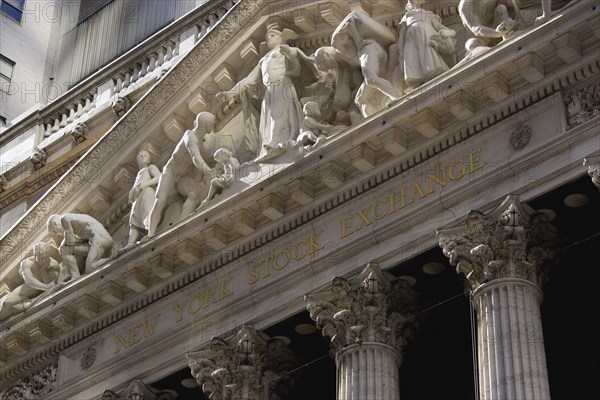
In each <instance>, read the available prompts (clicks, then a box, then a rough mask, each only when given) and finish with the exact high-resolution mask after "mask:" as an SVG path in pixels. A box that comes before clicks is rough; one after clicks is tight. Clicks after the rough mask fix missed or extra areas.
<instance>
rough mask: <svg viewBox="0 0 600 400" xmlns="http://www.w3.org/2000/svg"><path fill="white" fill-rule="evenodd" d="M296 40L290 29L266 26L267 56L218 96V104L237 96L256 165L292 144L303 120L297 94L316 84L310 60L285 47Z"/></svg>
mask: <svg viewBox="0 0 600 400" xmlns="http://www.w3.org/2000/svg"><path fill="white" fill-rule="evenodd" d="M297 36H298V35H297V34H296V33H295V32H293V31H291V30H289V29H283V30H280V29H279V27H278V25H277V24H269V26H268V29H267V34H266V45H267V47H268V48H269V52H268V53H267V54H266V55H265V56H264V57H262V58H261V59H260V61H259V62H258V64H257V65H256V67H255V68H254V69H253V70H252V72H250V74H249V75H248V76H247V77H246V78H244V79H243V80H241V81H240V82H239V83H237V84H236V85H235V86H234V87H233V88H232V89H231V90H228V91H225V92H220V93H218V94H217V99H218V100H219V101H228V100H230V99H231V98H234V97H235V96H240V99H241V102H242V106H243V109H244V120H245V129H246V133H245V135H246V140H247V142H248V147H249V148H254V149H256V154H257V158H256V161H265V160H267V159H269V158H272V157H275V156H277V155H278V154H281V153H282V152H283V151H285V148H287V147H289V145H291V144H292V141H293V139H294V138H295V137H296V135H297V134H298V132H299V130H300V122H301V120H302V105H301V103H300V98H301V96H302V95H301V94H299V92H301V91H302V90H303V89H304V87H305V86H308V85H310V84H312V83H314V82H316V81H317V80H318V73H317V69H316V66H315V65H314V62H313V61H312V59H310V58H309V57H307V56H306V55H305V54H304V53H303V52H302V51H301V50H300V49H298V48H295V47H290V46H288V45H287V44H286V43H287V41H288V40H290V39H294V38H296V37H297ZM263 89H264V90H263ZM262 92H264V94H262ZM257 99H261V106H260V119H259V123H258V127H257V126H256V120H258V118H257V115H258V112H257V109H256V107H255V106H254V105H253V100H257Z"/></svg>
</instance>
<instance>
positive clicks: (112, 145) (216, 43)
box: [0, 0, 268, 259]
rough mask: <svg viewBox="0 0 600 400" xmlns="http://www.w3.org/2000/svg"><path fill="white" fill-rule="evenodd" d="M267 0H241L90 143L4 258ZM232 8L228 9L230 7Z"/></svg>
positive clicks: (17, 232)
mask: <svg viewBox="0 0 600 400" xmlns="http://www.w3.org/2000/svg"><path fill="white" fill-rule="evenodd" d="M267 4H268V1H267V0H257V1H241V2H239V3H238V4H236V6H234V7H233V8H232V9H231V10H230V13H229V15H228V16H226V17H225V18H224V19H223V20H222V21H221V22H220V23H219V24H217V26H215V28H214V29H213V30H212V31H211V33H210V34H209V35H208V36H206V38H205V39H204V40H203V41H202V42H200V44H199V45H198V46H196V47H195V48H194V49H192V50H191V51H190V53H189V54H188V55H186V56H185V57H184V58H183V59H182V60H181V62H180V63H179V64H177V65H176V66H175V67H174V68H173V69H172V70H171V71H170V73H169V74H167V75H166V76H165V78H164V79H163V80H162V81H160V82H159V83H158V84H157V87H155V88H154V90H152V91H151V92H150V93H148V95H147V96H144V97H143V98H142V99H141V100H140V101H138V103H136V104H135V105H134V106H133V107H132V108H131V110H130V111H129V112H128V114H127V115H126V117H125V118H124V119H123V120H121V122H120V123H119V124H118V125H116V126H114V127H113V129H111V130H110V131H109V132H107V133H106V134H105V136H104V137H102V138H101V139H100V140H99V141H98V142H97V143H96V144H95V145H94V146H93V147H92V150H91V152H90V153H88V155H87V156H86V157H84V158H82V159H81V160H80V161H79V162H78V163H77V164H76V167H75V168H74V169H73V170H71V172H70V173H69V174H68V175H65V176H63V178H62V179H60V180H59V181H58V184H57V185H56V186H55V187H54V188H53V189H51V190H50V191H49V192H47V193H46V195H45V196H44V197H43V198H42V199H41V201H40V202H39V203H38V204H36V205H35V206H34V207H32V208H31V209H30V210H29V212H28V213H27V214H26V215H25V216H24V217H23V219H22V220H21V221H20V222H19V224H18V225H17V226H16V227H15V228H14V229H12V230H11V231H10V232H9V233H8V234H7V235H6V236H5V237H4V238H3V239H2V240H1V241H0V246H2V251H3V253H4V257H5V259H8V258H10V257H12V256H14V255H15V254H16V253H17V252H18V251H19V249H20V248H21V246H22V245H23V243H25V242H27V240H28V239H29V238H30V236H31V235H32V234H33V232H34V231H35V230H36V229H40V228H42V227H43V226H44V224H45V223H46V218H47V216H48V215H50V214H53V213H56V212H58V211H59V210H60V207H61V206H62V205H63V204H65V203H66V202H67V200H68V199H69V197H70V196H71V194H72V193H75V192H76V191H78V190H79V189H81V188H82V187H83V186H84V185H85V184H86V183H87V182H88V178H89V177H91V176H94V175H95V174H96V171H98V170H99V169H100V168H101V167H102V166H103V165H104V164H105V163H106V162H107V161H108V159H109V158H110V157H112V155H113V154H114V153H115V152H116V151H117V150H118V149H119V148H121V147H122V146H123V145H125V143H126V142H127V141H128V140H129V138H130V137H131V136H132V135H133V134H135V132H136V131H137V130H138V129H139V128H141V126H142V125H143V123H144V122H145V121H147V120H148V119H150V118H151V117H153V116H154V115H155V114H156V112H157V110H158V109H159V108H161V107H162V106H163V105H164V104H166V103H168V102H169V101H170V100H171V97H172V96H173V94H174V93H176V92H177V91H179V90H180V89H181V88H182V87H183V86H185V84H186V83H187V80H188V78H189V77H190V76H191V75H192V74H193V73H195V72H196V66H197V65H207V63H208V62H209V61H210V59H211V58H212V56H213V55H215V54H217V53H218V49H220V48H223V47H224V46H225V43H226V42H228V41H229V40H231V39H232V38H233V36H234V34H235V33H236V32H238V31H239V30H240V29H241V28H242V27H243V26H245V25H246V24H248V23H249V22H251V21H252V20H253V19H255V18H257V17H258V13H259V12H260V11H261V10H262V9H263V8H264V7H265V6H266V5H267ZM234 10H235V12H231V11H234Z"/></svg>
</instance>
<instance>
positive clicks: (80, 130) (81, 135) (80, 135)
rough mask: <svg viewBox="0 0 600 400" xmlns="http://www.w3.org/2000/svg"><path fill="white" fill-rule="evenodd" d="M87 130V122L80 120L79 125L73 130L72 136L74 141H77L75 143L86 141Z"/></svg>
mask: <svg viewBox="0 0 600 400" xmlns="http://www.w3.org/2000/svg"><path fill="white" fill-rule="evenodd" d="M87 131H88V127H87V125H86V124H85V123H83V122H80V123H78V124H77V125H75V128H74V129H73V130H72V131H71V136H72V137H73V141H74V142H75V144H79V143H82V142H83V141H85V139H86V137H85V134H86V133H87Z"/></svg>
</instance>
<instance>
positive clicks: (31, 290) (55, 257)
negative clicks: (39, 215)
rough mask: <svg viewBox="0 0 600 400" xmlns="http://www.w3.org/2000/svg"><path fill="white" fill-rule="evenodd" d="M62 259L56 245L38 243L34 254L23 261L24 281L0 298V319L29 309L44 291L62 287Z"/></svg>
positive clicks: (20, 270) (20, 269) (34, 248)
mask: <svg viewBox="0 0 600 400" xmlns="http://www.w3.org/2000/svg"><path fill="white" fill-rule="evenodd" d="M60 261H61V258H60V255H59V253H58V250H57V249H56V248H55V247H53V246H51V245H49V244H47V243H44V242H39V243H36V244H35V245H34V246H33V256H31V257H27V258H25V259H24V260H23V261H21V266H20V268H19V274H21V277H22V278H23V281H24V283H23V284H22V285H21V286H18V287H16V288H15V289H14V290H13V291H12V292H10V293H9V294H7V295H6V296H4V297H3V298H2V299H0V320H3V319H6V318H8V317H9V316H11V315H13V314H16V313H18V312H23V311H25V310H27V309H28V308H29V307H31V306H32V305H33V302H34V299H35V298H36V297H38V296H40V295H41V294H43V293H44V292H46V293H52V292H54V291H55V290H56V289H58V288H60V287H61V285H59V284H58V279H59V276H60V265H59V263H60Z"/></svg>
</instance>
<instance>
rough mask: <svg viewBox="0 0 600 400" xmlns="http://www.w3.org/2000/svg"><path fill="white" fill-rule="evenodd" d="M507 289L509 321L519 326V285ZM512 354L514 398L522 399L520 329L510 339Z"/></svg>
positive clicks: (523, 382) (522, 379)
mask: <svg viewBox="0 0 600 400" xmlns="http://www.w3.org/2000/svg"><path fill="white" fill-rule="evenodd" d="M508 289H509V291H510V293H509V296H508V307H509V309H510V320H511V321H518V322H519V324H518V326H520V322H521V321H523V320H522V319H521V318H519V306H518V304H519V303H518V293H517V292H518V290H519V286H508ZM511 344H512V354H513V359H512V361H513V370H514V375H515V393H514V395H515V398H516V399H523V398H525V393H524V389H523V388H524V385H525V379H524V377H523V368H522V362H523V357H519V356H518V355H520V354H522V353H521V330H520V329H519V330H517V331H516V332H515V335H514V337H513V339H512V343H511Z"/></svg>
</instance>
